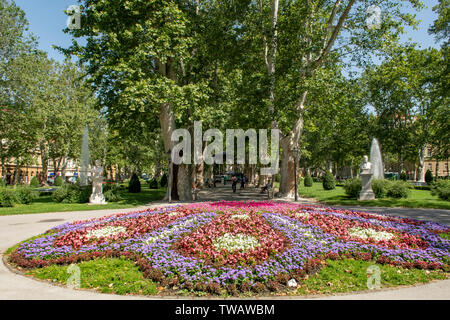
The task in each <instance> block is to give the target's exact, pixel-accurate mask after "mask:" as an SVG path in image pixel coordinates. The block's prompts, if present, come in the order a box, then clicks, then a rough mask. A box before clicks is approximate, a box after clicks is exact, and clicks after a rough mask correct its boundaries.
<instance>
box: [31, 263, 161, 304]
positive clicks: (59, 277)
mask: <svg viewBox="0 0 450 320" xmlns="http://www.w3.org/2000/svg"><path fill="white" fill-rule="evenodd" d="M77 266H78V267H79V268H80V288H82V289H95V290H97V291H99V292H101V293H114V294H120V295H125V294H142V295H155V294H157V293H158V289H157V286H156V284H155V283H154V282H153V281H151V280H149V279H146V278H144V276H143V275H142V273H141V271H140V270H139V268H138V267H137V266H136V265H135V264H134V262H133V261H130V260H127V259H124V258H109V259H97V260H91V261H85V262H81V263H78V264H77ZM68 268H69V266H56V265H53V266H49V267H46V268H41V269H33V270H30V271H28V272H27V273H26V274H27V275H28V276H33V277H36V278H38V279H42V280H49V281H52V282H55V283H60V284H64V285H65V284H67V280H68V279H69V277H71V276H72V274H73V273H71V272H70V270H68Z"/></svg>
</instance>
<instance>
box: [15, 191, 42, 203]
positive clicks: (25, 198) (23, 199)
mask: <svg viewBox="0 0 450 320" xmlns="http://www.w3.org/2000/svg"><path fill="white" fill-rule="evenodd" d="M14 191H15V193H16V198H17V203H21V204H30V203H32V202H33V201H34V200H36V199H37V198H39V193H38V192H37V191H35V190H33V189H32V188H30V187H18V188H17V189H15V190H14Z"/></svg>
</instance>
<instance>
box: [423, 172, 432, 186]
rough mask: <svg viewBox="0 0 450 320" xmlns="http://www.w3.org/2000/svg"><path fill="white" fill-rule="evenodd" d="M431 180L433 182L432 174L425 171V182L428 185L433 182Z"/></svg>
mask: <svg viewBox="0 0 450 320" xmlns="http://www.w3.org/2000/svg"><path fill="white" fill-rule="evenodd" d="M433 180H434V177H433V173H432V172H431V171H430V170H427V172H425V182H426V183H427V184H430V183H432V182H433Z"/></svg>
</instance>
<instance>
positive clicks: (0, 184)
mask: <svg viewBox="0 0 450 320" xmlns="http://www.w3.org/2000/svg"><path fill="white" fill-rule="evenodd" d="M4 187H6V182H5V180H3V179H2V178H0V188H4Z"/></svg>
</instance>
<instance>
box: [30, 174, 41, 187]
mask: <svg viewBox="0 0 450 320" xmlns="http://www.w3.org/2000/svg"><path fill="white" fill-rule="evenodd" d="M30 187H32V188H39V180H38V179H37V177H36V176H34V177H33V178H31V181H30Z"/></svg>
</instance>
